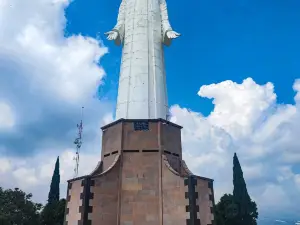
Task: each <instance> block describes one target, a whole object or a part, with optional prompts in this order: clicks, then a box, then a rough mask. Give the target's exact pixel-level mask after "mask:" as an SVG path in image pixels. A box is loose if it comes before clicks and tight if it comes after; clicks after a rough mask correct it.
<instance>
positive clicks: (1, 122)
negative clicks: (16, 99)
mask: <svg viewBox="0 0 300 225" xmlns="http://www.w3.org/2000/svg"><path fill="white" fill-rule="evenodd" d="M14 125H15V116H14V112H13V110H12V108H11V107H10V105H8V104H7V103H5V102H1V101H0V130H1V129H8V128H12V127H13V126H14Z"/></svg>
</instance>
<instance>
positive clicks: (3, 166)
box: [0, 158, 11, 174]
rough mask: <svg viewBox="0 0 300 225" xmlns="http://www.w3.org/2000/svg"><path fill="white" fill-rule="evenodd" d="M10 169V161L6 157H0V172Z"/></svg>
mask: <svg viewBox="0 0 300 225" xmlns="http://www.w3.org/2000/svg"><path fill="white" fill-rule="evenodd" d="M10 169H11V162H10V161H9V160H8V159H5V158H3V159H2V158H0V174H1V173H6V172H8V171H10Z"/></svg>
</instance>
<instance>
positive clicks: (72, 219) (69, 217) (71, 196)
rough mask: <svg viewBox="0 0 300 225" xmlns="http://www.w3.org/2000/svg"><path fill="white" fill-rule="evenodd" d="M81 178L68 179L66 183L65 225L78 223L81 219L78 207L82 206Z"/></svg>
mask: <svg viewBox="0 0 300 225" xmlns="http://www.w3.org/2000/svg"><path fill="white" fill-rule="evenodd" d="M82 180H83V179H79V180H75V181H70V182H69V184H68V195H67V206H66V220H65V221H66V222H65V225H73V224H76V225H77V224H78V221H80V220H81V212H80V211H79V208H80V207H82V203H83V201H82V198H81V196H82V193H83V186H82Z"/></svg>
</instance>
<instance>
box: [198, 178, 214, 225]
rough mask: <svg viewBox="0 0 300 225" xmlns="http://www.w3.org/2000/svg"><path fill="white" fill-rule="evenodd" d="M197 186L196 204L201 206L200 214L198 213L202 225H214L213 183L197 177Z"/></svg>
mask: <svg viewBox="0 0 300 225" xmlns="http://www.w3.org/2000/svg"><path fill="white" fill-rule="evenodd" d="M196 178H197V185H196V187H195V189H196V192H197V193H198V199H196V204H197V205H198V206H199V209H200V212H198V218H200V220H201V225H209V224H213V220H214V215H213V205H214V198H213V186H212V181H211V180H208V179H205V178H201V177H196Z"/></svg>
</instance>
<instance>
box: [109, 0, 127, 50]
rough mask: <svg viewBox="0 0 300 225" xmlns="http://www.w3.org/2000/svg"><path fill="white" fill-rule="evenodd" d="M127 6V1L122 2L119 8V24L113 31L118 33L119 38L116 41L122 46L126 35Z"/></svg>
mask: <svg viewBox="0 0 300 225" xmlns="http://www.w3.org/2000/svg"><path fill="white" fill-rule="evenodd" d="M125 5H126V0H122V2H121V5H120V8H119V13H118V19H117V24H116V25H115V27H114V28H113V29H112V30H113V31H116V32H118V37H117V38H116V39H115V43H116V45H120V44H121V43H122V42H123V39H124V35H125Z"/></svg>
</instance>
